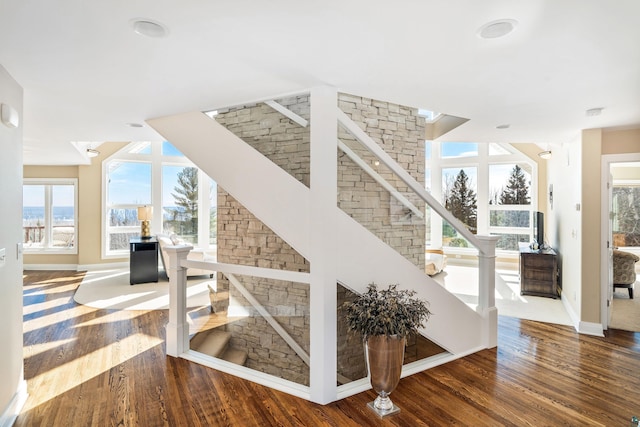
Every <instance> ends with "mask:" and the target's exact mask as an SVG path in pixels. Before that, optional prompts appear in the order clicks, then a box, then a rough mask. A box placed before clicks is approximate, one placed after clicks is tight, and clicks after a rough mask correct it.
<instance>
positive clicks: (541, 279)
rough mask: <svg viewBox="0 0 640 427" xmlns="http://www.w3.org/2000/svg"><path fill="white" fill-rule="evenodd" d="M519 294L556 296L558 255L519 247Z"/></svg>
mask: <svg viewBox="0 0 640 427" xmlns="http://www.w3.org/2000/svg"><path fill="white" fill-rule="evenodd" d="M520 294H521V295H536V296H540V297H551V298H558V255H557V254H556V252H555V251H554V250H553V249H544V250H542V249H541V250H532V249H530V248H529V247H528V246H526V247H524V246H521V247H520Z"/></svg>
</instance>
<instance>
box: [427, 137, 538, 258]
mask: <svg viewBox="0 0 640 427" xmlns="http://www.w3.org/2000/svg"><path fill="white" fill-rule="evenodd" d="M425 145H426V146H427V147H428V150H429V151H428V152H425V157H426V159H427V164H426V168H425V169H426V170H427V171H428V173H427V174H426V181H427V182H426V188H428V189H431V191H432V195H433V196H434V197H436V198H437V199H439V200H441V201H442V204H443V205H445V207H446V208H447V209H448V210H449V211H450V212H452V213H453V214H454V216H456V218H458V219H459V220H460V221H462V222H463V223H464V224H465V225H466V226H467V228H468V229H469V230H470V231H471V232H472V233H474V234H485V235H486V234H493V235H499V236H500V240H499V241H498V243H497V249H502V250H506V251H517V250H518V242H529V241H531V236H532V221H531V212H532V211H535V210H536V209H535V207H536V206H537V201H536V199H535V195H536V192H537V190H536V181H537V170H536V167H537V165H536V164H535V162H534V161H532V160H531V159H529V158H528V157H526V156H525V155H524V154H521V153H520V152H518V151H517V150H515V149H514V148H513V147H511V146H510V145H508V144H497V143H492V144H478V143H467V142H438V141H429V142H428V143H427V144H425ZM428 213H429V214H430V212H428ZM427 236H428V237H427V244H428V245H429V246H432V247H442V246H445V247H449V248H453V247H455V248H467V247H470V246H471V245H469V244H468V242H467V241H466V240H465V239H463V238H462V237H461V236H459V235H458V233H457V232H456V230H455V229H454V228H453V227H452V226H451V225H450V224H448V223H446V222H445V221H443V220H442V218H440V217H439V216H438V215H428V222H427ZM456 250H464V249H456Z"/></svg>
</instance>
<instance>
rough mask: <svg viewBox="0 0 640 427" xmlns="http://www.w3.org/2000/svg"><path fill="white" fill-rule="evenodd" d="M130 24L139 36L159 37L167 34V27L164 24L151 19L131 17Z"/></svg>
mask: <svg viewBox="0 0 640 427" xmlns="http://www.w3.org/2000/svg"><path fill="white" fill-rule="evenodd" d="M131 25H132V26H133V31H134V32H135V33H136V34H140V35H141V36H147V37H154V38H160V37H166V36H167V35H168V34H169V29H168V28H167V27H166V26H164V25H163V24H161V23H160V22H158V21H154V20H152V19H147V18H136V19H132V20H131Z"/></svg>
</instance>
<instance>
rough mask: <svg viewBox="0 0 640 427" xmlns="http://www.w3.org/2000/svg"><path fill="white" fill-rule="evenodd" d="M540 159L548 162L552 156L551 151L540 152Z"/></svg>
mask: <svg viewBox="0 0 640 427" xmlns="http://www.w3.org/2000/svg"><path fill="white" fill-rule="evenodd" d="M538 156H540V158H541V159H545V160H549V159H550V158H551V156H552V154H551V150H546V151H541V152H539V153H538Z"/></svg>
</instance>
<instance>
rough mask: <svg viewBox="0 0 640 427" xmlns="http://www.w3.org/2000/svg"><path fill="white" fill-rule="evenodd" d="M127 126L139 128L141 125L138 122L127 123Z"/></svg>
mask: <svg viewBox="0 0 640 427" xmlns="http://www.w3.org/2000/svg"><path fill="white" fill-rule="evenodd" d="M127 126H129V127H130V128H141V127H142V125H141V124H140V123H127Z"/></svg>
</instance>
